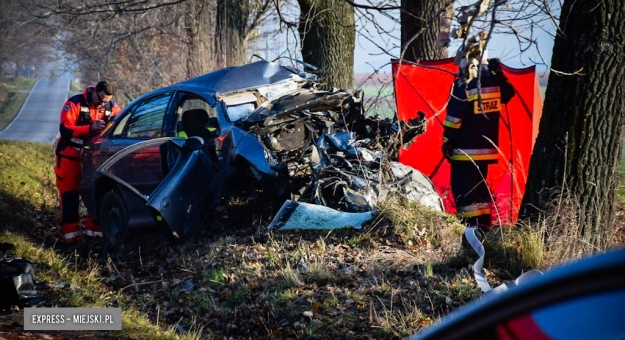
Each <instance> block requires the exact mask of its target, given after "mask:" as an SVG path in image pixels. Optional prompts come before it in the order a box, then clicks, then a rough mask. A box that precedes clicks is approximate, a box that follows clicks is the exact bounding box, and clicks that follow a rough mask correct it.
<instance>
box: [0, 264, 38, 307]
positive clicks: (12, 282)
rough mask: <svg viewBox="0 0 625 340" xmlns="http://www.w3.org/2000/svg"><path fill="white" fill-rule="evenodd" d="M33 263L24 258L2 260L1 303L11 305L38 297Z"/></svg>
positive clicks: (0, 267)
mask: <svg viewBox="0 0 625 340" xmlns="http://www.w3.org/2000/svg"><path fill="white" fill-rule="evenodd" d="M34 276H35V272H34V270H33V266H32V263H31V262H30V261H27V260H24V259H19V258H16V259H12V260H3V261H0V297H1V298H0V304H2V305H10V304H15V303H19V302H20V301H24V300H28V299H32V298H36V297H37V290H36V288H35V278H34Z"/></svg>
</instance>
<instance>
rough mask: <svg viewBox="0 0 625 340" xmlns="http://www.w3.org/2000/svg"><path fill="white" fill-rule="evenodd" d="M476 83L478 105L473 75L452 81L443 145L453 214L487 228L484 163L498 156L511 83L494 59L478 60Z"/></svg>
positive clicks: (486, 194)
mask: <svg viewBox="0 0 625 340" xmlns="http://www.w3.org/2000/svg"><path fill="white" fill-rule="evenodd" d="M474 67H476V66H474ZM465 74H466V72H465ZM480 87H481V91H480V93H481V107H480V101H479V97H480V96H478V78H477V77H475V78H473V79H471V80H469V81H468V83H467V80H466V78H464V77H459V78H458V79H456V81H454V85H453V91H452V95H451V97H450V99H449V103H448V106H447V116H446V118H445V123H444V129H445V131H444V134H443V150H442V151H443V155H445V157H446V158H447V160H448V161H449V162H450V164H451V191H452V194H453V195H454V199H455V201H456V209H457V216H458V217H459V218H460V219H461V220H462V221H463V222H464V223H465V224H467V225H468V226H478V227H479V228H480V229H482V230H488V229H489V228H490V223H491V214H490V213H491V211H490V210H491V204H492V199H491V196H490V192H489V190H488V186H487V185H486V180H485V179H486V177H487V175H488V165H489V164H495V163H497V162H498V157H499V152H498V150H497V146H498V143H499V119H500V114H501V105H503V104H507V103H508V102H509V101H510V99H512V97H513V96H514V88H513V87H512V85H511V84H510V82H509V81H508V79H507V78H506V77H505V75H504V74H503V72H502V71H501V67H500V65H499V60H497V59H490V60H489V61H488V64H486V63H485V61H483V62H482V70H481V80H480Z"/></svg>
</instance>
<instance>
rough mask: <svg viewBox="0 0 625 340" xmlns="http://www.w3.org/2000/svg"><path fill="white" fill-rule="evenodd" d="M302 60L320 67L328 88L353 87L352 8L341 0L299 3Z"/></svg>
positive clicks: (354, 41) (304, 0)
mask: <svg viewBox="0 0 625 340" xmlns="http://www.w3.org/2000/svg"><path fill="white" fill-rule="evenodd" d="M298 2H299V7H300V23H299V35H300V41H301V44H302V57H303V58H304V61H305V62H307V63H309V64H312V65H314V66H317V67H319V71H318V73H317V75H318V76H319V80H320V81H321V82H323V83H325V84H326V87H327V88H332V87H338V88H352V87H353V86H354V48H355V46H356V30H355V19H354V8H353V7H352V6H351V5H350V4H348V3H347V2H345V1H342V0H298Z"/></svg>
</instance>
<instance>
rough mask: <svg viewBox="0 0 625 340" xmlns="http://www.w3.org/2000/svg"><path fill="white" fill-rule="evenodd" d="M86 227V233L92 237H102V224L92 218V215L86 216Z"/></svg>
mask: <svg viewBox="0 0 625 340" xmlns="http://www.w3.org/2000/svg"><path fill="white" fill-rule="evenodd" d="M85 229H87V231H86V233H85V234H86V235H87V236H90V237H102V226H101V225H100V223H97V222H95V221H94V220H93V218H91V216H87V217H85Z"/></svg>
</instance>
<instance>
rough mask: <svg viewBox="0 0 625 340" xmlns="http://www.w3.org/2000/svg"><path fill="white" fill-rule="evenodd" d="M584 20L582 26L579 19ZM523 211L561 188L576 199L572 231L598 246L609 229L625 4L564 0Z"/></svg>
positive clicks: (618, 144) (618, 142)
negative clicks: (576, 204) (551, 191)
mask: <svg viewBox="0 0 625 340" xmlns="http://www.w3.org/2000/svg"><path fill="white" fill-rule="evenodd" d="M580 23H583V24H580ZM560 30H561V31H560V32H563V34H558V36H557V37H556V40H555V45H554V49H553V58H552V62H551V67H552V68H553V69H554V70H558V71H562V72H567V73H574V72H577V71H579V74H576V75H558V74H557V73H556V72H551V74H550V76H549V84H548V87H547V93H546V100H545V106H544V110H543V116H542V120H541V122H540V130H539V131H540V132H539V135H538V138H537V140H536V145H535V147H534V153H533V154H532V158H531V162H530V171H529V178H528V181H527V186H526V194H525V197H524V200H523V203H524V208H523V209H522V211H521V213H522V214H524V215H526V216H527V215H528V214H531V213H532V212H535V208H533V207H534V206H536V207H541V206H543V205H544V204H546V203H548V199H549V197H548V195H547V194H548V192H549V189H554V188H562V186H564V190H565V192H569V193H571V194H572V197H574V198H575V200H576V201H577V203H578V204H579V207H578V209H579V211H578V214H579V215H578V216H579V226H578V231H577V232H578V234H579V235H580V236H581V237H583V239H584V240H585V241H586V242H588V244H589V245H590V246H591V247H593V248H594V249H598V250H603V249H605V248H606V247H607V246H608V245H609V243H610V235H611V234H612V225H613V211H614V200H615V192H616V189H617V184H618V169H619V164H620V159H621V149H622V139H623V138H622V133H621V132H622V127H623V123H624V116H625V111H624V104H625V99H624V98H625V93H623V89H624V88H625V82H624V79H625V76H624V73H623V68H624V67H625V65H624V64H625V46H624V44H625V7H624V6H623V3H622V1H620V0H605V1H576V0H565V1H564V4H563V7H562V15H560Z"/></svg>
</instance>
